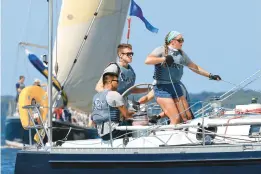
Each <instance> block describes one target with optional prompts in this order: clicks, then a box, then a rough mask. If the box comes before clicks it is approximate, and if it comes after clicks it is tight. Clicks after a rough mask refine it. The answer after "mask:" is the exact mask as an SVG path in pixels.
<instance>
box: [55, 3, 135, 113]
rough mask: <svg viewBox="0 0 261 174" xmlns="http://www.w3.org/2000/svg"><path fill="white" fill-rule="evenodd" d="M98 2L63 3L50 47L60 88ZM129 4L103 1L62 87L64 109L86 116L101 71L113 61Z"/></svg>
mask: <svg viewBox="0 0 261 174" xmlns="http://www.w3.org/2000/svg"><path fill="white" fill-rule="evenodd" d="M99 2H100V0H63V4H62V7H61V13H60V17H59V23H58V32H57V36H56V42H57V46H54V52H53V66H55V62H56V59H57V62H58V66H59V71H58V74H57V79H58V81H59V82H60V83H61V84H63V82H64V81H65V79H66V77H67V76H68V74H69V71H70V68H71V67H72V65H73V62H74V59H75V58H76V55H77V52H78V51H79V49H80V45H81V43H82V41H83V39H84V36H85V34H86V31H87V30H88V27H89V25H90V23H91V20H92V18H93V16H94V13H95V11H96V9H97V7H98V5H99ZM129 3H130V0H103V2H102V4H101V7H100V10H99V12H98V16H97V17H96V19H95V21H94V24H93V26H92V28H91V31H90V33H89V36H88V38H87V41H86V43H85V45H84V47H83V49H82V51H81V53H80V56H79V58H78V61H77V63H76V64H75V67H74V68H73V70H72V73H71V74H70V76H69V78H68V80H67V82H66V84H65V88H64V90H65V92H66V94H67V95H68V99H69V102H68V105H69V106H70V107H72V108H75V109H79V110H81V111H84V112H89V111H90V109H91V103H92V97H93V95H94V94H95V93H96V92H95V85H96V83H97V82H98V80H99V78H100V76H101V74H102V72H103V70H104V68H105V67H106V66H107V65H108V63H109V62H115V61H116V58H117V45H118V44H119V43H120V41H121V36H122V33H123V28H124V24H125V22H126V16H127V12H128V8H129Z"/></svg>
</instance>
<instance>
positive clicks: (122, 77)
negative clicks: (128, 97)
mask: <svg viewBox="0 0 261 174" xmlns="http://www.w3.org/2000/svg"><path fill="white" fill-rule="evenodd" d="M117 65H118V66H119V68H120V74H119V86H118V89H117V91H118V92H119V93H120V94H122V93H124V92H125V91H126V90H127V89H129V88H130V87H132V86H133V85H134V84H135V80H136V74H135V72H134V70H133V69H132V67H131V66H130V65H128V66H129V68H128V69H127V68H125V67H123V66H120V65H119V64H118V63H117Z"/></svg>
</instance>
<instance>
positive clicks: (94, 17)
mask: <svg viewBox="0 0 261 174" xmlns="http://www.w3.org/2000/svg"><path fill="white" fill-rule="evenodd" d="M102 2H103V0H100V3H99V5H98V7H97V9H96V11H95V12H94V14H93V18H92V21H91V23H90V25H89V27H88V29H87V31H86V34H85V36H84V39H83V41H82V44H81V46H80V48H79V51H78V52H77V55H76V57H75V59H74V61H73V64H72V66H71V68H70V71H69V73H68V75H67V77H66V78H65V80H64V82H63V84H62V90H63V88H64V86H65V84H66V82H67V80H68V78H69V76H70V75H71V73H72V70H73V68H74V66H75V64H76V62H77V60H78V58H79V56H80V53H81V52H82V49H83V46H84V44H85V42H86V41H87V39H88V36H89V34H90V31H91V29H92V26H93V23H94V21H95V19H96V17H97V16H98V12H99V10H100V7H101V4H102Z"/></svg>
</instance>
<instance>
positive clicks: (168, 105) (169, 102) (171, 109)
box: [157, 97, 180, 124]
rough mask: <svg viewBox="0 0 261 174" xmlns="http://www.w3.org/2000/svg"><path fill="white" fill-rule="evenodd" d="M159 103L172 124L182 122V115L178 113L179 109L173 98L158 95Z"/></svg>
mask: <svg viewBox="0 0 261 174" xmlns="http://www.w3.org/2000/svg"><path fill="white" fill-rule="evenodd" d="M157 103H158V104H159V105H160V107H161V109H162V110H163V111H164V113H165V115H167V116H168V117H169V119H170V124H178V123H180V116H179V114H178V109H177V107H176V105H175V102H174V100H173V99H172V98H160V97H157Z"/></svg>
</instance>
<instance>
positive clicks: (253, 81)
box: [221, 74, 261, 101]
mask: <svg viewBox="0 0 261 174" xmlns="http://www.w3.org/2000/svg"><path fill="white" fill-rule="evenodd" d="M260 77H261V74H260V75H259V76H258V77H257V78H255V79H253V80H251V81H250V82H248V83H247V84H245V85H244V86H243V87H242V88H241V89H243V88H245V87H246V86H247V85H249V84H251V83H253V82H254V81H256V80H257V79H259V78H260ZM239 90H240V88H239V89H237V90H235V91H234V92H232V93H231V94H230V95H228V96H227V97H225V98H223V99H222V100H221V101H224V100H226V99H227V98H229V97H230V96H232V95H233V94H235V93H236V92H238V91H239Z"/></svg>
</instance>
